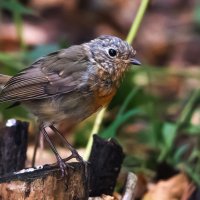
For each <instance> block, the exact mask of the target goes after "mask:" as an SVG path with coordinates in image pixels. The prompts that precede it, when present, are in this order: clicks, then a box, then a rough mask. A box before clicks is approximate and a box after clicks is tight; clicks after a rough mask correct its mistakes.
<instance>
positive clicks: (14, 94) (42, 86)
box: [0, 46, 87, 102]
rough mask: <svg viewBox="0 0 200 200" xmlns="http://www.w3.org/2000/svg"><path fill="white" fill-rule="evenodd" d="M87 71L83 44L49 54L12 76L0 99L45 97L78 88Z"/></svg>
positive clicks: (22, 99)
mask: <svg viewBox="0 0 200 200" xmlns="http://www.w3.org/2000/svg"><path fill="white" fill-rule="evenodd" d="M86 70H87V57H86V54H85V53H84V49H83V48H82V46H72V47H70V48H68V49H63V50H61V51H58V52H54V53H51V54H49V55H48V56H46V57H43V58H41V59H39V60H38V61H36V62H35V63H33V64H32V65H31V66H30V67H29V68H26V69H25V70H23V71H21V72H20V73H18V74H17V75H16V76H14V77H12V78H11V79H10V80H9V81H8V82H7V84H6V85H5V86H4V88H3V90H2V92H1V94H0V102H5V101H26V100H30V99H42V98H48V97H50V96H55V95H59V94H61V93H68V92H71V91H74V90H76V89H78V86H79V84H80V83H82V82H83V79H84V73H85V72H86Z"/></svg>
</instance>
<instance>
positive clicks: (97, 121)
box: [84, 0, 149, 160]
mask: <svg viewBox="0 0 200 200" xmlns="http://www.w3.org/2000/svg"><path fill="white" fill-rule="evenodd" d="M148 3H149V0H142V1H141V3H140V6H139V9H138V12H137V14H136V17H135V19H134V21H133V23H132V25H131V29H130V31H129V33H128V36H127V38H126V41H127V42H128V43H129V44H131V43H132V42H133V40H134V38H135V36H136V33H137V31H138V29H139V26H140V24H141V21H142V18H143V16H144V14H145V11H146V8H147V5H148ZM105 111H106V107H105V108H103V109H102V110H101V111H100V112H99V113H98V114H97V117H96V119H95V122H94V126H93V129H92V132H91V134H90V138H89V141H88V144H87V147H86V151H85V155H84V159H85V160H88V158H89V156H90V152H91V148H92V142H93V135H95V134H98V132H99V129H100V127H101V124H102V121H103V117H104V114H105Z"/></svg>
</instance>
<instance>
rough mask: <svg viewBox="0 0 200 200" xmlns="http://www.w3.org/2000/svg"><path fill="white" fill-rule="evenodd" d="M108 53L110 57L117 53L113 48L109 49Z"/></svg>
mask: <svg viewBox="0 0 200 200" xmlns="http://www.w3.org/2000/svg"><path fill="white" fill-rule="evenodd" d="M108 53H109V55H110V56H111V57H115V56H116V55H117V51H116V50H115V49H109V50H108Z"/></svg>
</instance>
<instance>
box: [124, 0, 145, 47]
mask: <svg viewBox="0 0 200 200" xmlns="http://www.w3.org/2000/svg"><path fill="white" fill-rule="evenodd" d="M148 3H149V0H141V3H140V7H139V9H138V12H137V15H136V17H135V19H134V23H132V25H131V29H130V31H129V33H128V36H127V38H126V41H127V42H128V43H129V44H131V43H132V42H133V40H134V38H135V36H136V34H137V31H138V29H139V26H140V24H141V21H142V18H143V16H144V14H145V11H146V8H147V5H148Z"/></svg>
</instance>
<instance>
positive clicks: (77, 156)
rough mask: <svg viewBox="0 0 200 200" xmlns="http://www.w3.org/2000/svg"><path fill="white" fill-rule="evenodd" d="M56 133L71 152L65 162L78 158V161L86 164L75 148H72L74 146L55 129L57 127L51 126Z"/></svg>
mask: <svg viewBox="0 0 200 200" xmlns="http://www.w3.org/2000/svg"><path fill="white" fill-rule="evenodd" d="M49 127H50V128H51V129H52V130H53V131H54V132H55V133H57V134H58V136H59V137H60V138H61V139H62V141H63V142H64V143H65V144H66V146H67V148H68V149H69V150H70V151H71V153H72V154H71V155H70V156H69V157H68V158H66V159H64V160H65V161H68V160H71V159H72V158H76V160H77V161H79V162H82V163H84V161H83V158H82V157H81V156H80V155H79V154H78V152H77V151H76V149H75V148H73V147H72V145H71V144H70V143H69V142H68V141H67V140H66V138H65V137H64V136H63V135H62V133H60V131H59V130H58V129H57V128H55V126H53V125H50V126H49Z"/></svg>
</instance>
